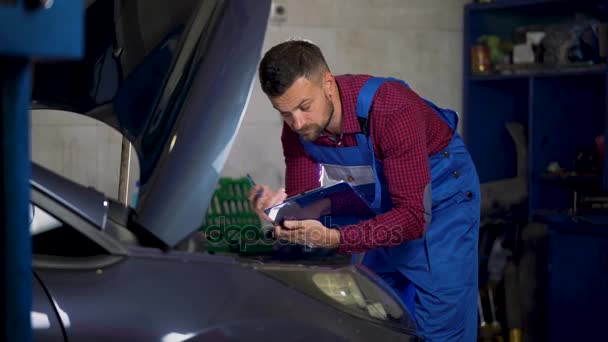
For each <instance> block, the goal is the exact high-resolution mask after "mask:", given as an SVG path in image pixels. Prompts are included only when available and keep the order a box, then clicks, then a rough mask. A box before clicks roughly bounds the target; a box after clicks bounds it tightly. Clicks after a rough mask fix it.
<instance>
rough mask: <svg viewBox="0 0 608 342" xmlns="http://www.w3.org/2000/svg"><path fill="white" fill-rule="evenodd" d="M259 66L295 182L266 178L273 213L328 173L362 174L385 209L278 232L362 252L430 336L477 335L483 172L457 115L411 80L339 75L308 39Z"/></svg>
mask: <svg viewBox="0 0 608 342" xmlns="http://www.w3.org/2000/svg"><path fill="white" fill-rule="evenodd" d="M259 76H260V82H261V86H262V89H263V91H264V92H265V94H266V95H267V96H268V98H269V100H270V102H271V103H272V106H273V107H274V108H275V109H276V110H277V111H278V112H279V113H280V115H281V117H282V119H283V121H284V126H283V133H282V138H281V141H282V144H283V151H284V156H285V163H286V176H285V182H286V183H285V184H286V189H285V190H278V191H273V190H272V189H270V188H269V187H268V186H263V185H262V186H256V187H254V188H253V189H252V191H251V192H250V200H251V201H252V203H253V206H254V208H255V209H256V211H257V213H258V214H259V215H260V216H261V217H262V218H264V219H266V220H269V218H268V217H267V216H266V215H265V214H264V212H263V210H264V209H265V208H268V207H270V206H273V205H276V204H279V203H281V202H283V201H284V200H285V198H286V197H287V196H292V195H296V194H299V193H302V192H304V191H308V190H311V189H314V188H317V187H319V186H321V185H322V184H321V181H322V179H323V178H325V179H329V180H331V181H346V182H348V183H350V184H351V185H352V186H353V188H355V189H356V190H357V191H358V192H359V193H360V194H361V195H362V197H363V198H364V199H365V200H367V201H368V203H369V204H370V206H371V207H372V208H373V209H374V210H375V211H376V213H377V216H376V217H374V218H373V219H370V220H366V221H363V222H359V223H357V224H353V225H347V226H341V227H338V228H337V229H330V228H327V227H325V226H324V225H323V224H322V223H321V222H319V221H317V220H302V221H285V222H284V223H283V224H282V225H281V226H276V227H275V235H276V236H277V237H279V238H281V239H285V240H288V241H291V242H295V243H298V244H302V245H307V246H315V247H323V248H336V249H337V251H338V253H343V254H351V255H353V262H358V263H362V264H363V265H365V266H366V267H368V268H369V269H371V270H373V271H375V272H376V273H377V274H379V275H380V276H381V277H382V278H383V279H384V280H385V281H386V282H387V283H388V284H389V285H390V286H391V287H392V288H393V289H395V291H396V292H397V293H398V294H399V295H400V296H401V298H402V300H403V302H404V304H405V305H406V306H407V307H408V309H409V311H410V313H412V316H413V317H414V318H415V321H416V328H417V332H418V334H419V335H420V336H421V337H423V338H424V339H426V340H431V341H435V340H442V341H443V340H449V341H460V340H464V341H474V340H475V339H476V334H477V309H476V308H477V305H476V303H477V267H478V266H477V240H478V231H479V180H478V177H477V173H476V170H475V167H474V165H473V162H472V160H471V158H470V156H469V153H468V151H467V149H466V147H465V145H464V143H463V142H462V139H461V138H460V136H459V135H458V133H457V132H456V126H457V122H458V116H457V115H456V113H455V112H453V111H451V110H449V109H442V108H439V107H437V106H435V105H434V104H432V103H431V102H429V101H426V100H424V99H422V98H421V97H419V96H418V95H417V94H416V93H415V92H414V91H412V90H411V89H410V88H409V87H408V85H407V84H406V83H405V82H403V81H401V80H397V79H392V78H379V77H372V76H369V75H340V76H336V75H333V74H332V73H331V72H330V70H329V67H328V65H327V63H326V62H325V59H324V57H323V55H322V53H321V51H320V49H319V48H318V47H317V46H315V45H314V44H312V43H310V42H307V41H302V40H290V41H287V42H284V43H281V44H279V45H277V46H274V47H273V48H271V49H270V50H269V51H268V52H267V53H266V54H265V55H264V58H263V59H262V61H261V63H260V66H259ZM261 191H262V192H261ZM260 193H262V195H261V196H258V194H260Z"/></svg>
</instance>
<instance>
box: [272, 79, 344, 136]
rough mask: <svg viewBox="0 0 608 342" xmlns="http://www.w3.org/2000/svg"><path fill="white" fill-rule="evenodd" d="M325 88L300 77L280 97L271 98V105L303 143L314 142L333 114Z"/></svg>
mask: <svg viewBox="0 0 608 342" xmlns="http://www.w3.org/2000/svg"><path fill="white" fill-rule="evenodd" d="M326 88H327V86H326V85H324V83H322V82H321V81H320V80H319V81H315V80H308V79H307V78H306V77H300V78H298V79H296V80H295V81H294V82H293V84H292V85H291V87H289V89H287V91H286V92H285V93H283V95H280V96H276V97H271V98H270V102H271V103H272V106H273V107H274V108H275V109H276V110H278V111H279V113H280V114H281V117H282V118H283V120H284V121H285V123H287V125H288V126H289V127H290V128H291V129H292V130H294V131H295V132H297V133H298V134H299V135H300V136H301V137H302V138H303V139H304V140H308V141H314V140H317V138H319V136H320V135H321V133H323V131H324V130H325V129H326V128H327V125H329V122H330V120H331V118H332V116H333V112H334V106H333V103H332V101H331V100H330V98H329V95H328V94H327V89H326Z"/></svg>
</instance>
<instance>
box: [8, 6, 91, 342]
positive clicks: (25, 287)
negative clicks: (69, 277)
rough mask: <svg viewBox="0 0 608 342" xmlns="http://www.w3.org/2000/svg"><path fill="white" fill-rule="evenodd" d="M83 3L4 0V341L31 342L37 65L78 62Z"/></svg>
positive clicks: (80, 50) (80, 52)
mask: <svg viewBox="0 0 608 342" xmlns="http://www.w3.org/2000/svg"><path fill="white" fill-rule="evenodd" d="M83 23H84V18H83V1H82V0H62V1H57V2H56V3H55V1H53V0H0V196H1V200H0V303H1V304H0V307H2V309H3V312H2V316H3V317H5V318H4V319H3V320H2V321H1V322H0V341H9V342H12V341H31V340H32V328H31V323H30V315H31V314H30V311H31V306H32V303H31V302H32V268H31V263H32V253H31V241H30V233H29V219H28V218H29V214H28V211H29V201H30V187H29V180H30V173H31V165H30V138H29V131H30V120H29V109H30V102H31V95H30V94H31V80H32V77H31V75H32V71H31V69H32V67H31V65H32V60H33V59H34V58H36V59H44V58H53V59H57V58H62V59H64V58H79V57H81V56H82V52H83Z"/></svg>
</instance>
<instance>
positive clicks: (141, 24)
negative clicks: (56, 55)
mask: <svg viewBox="0 0 608 342" xmlns="http://www.w3.org/2000/svg"><path fill="white" fill-rule="evenodd" d="M89 3H91V1H89ZM269 13H270V0H256V1H242V0H203V1H193V0H180V1H170V0H97V1H94V2H92V4H89V6H88V8H87V13H86V39H87V41H86V48H85V58H84V60H82V61H79V62H65V63H46V64H37V65H36V66H35V74H34V86H33V92H32V97H33V100H34V105H33V106H34V108H36V107H38V108H56V109H65V110H70V111H74V112H78V113H83V114H87V115H89V116H93V117H95V118H97V119H99V120H102V121H104V122H106V123H108V124H109V125H111V126H113V127H115V128H117V129H119V130H120V131H121V132H122V133H123V135H124V136H125V137H127V138H128V139H129V140H130V141H131V143H132V144H133V146H134V148H135V150H136V151H137V154H138V157H139V164H140V170H141V171H140V172H141V174H140V178H139V182H140V190H139V195H138V201H137V208H135V212H136V214H135V217H134V220H135V221H136V223H138V224H139V225H141V226H143V227H144V228H145V229H147V230H149V231H150V232H151V233H152V234H153V235H154V236H156V237H157V238H158V239H159V240H161V241H162V242H164V243H165V244H167V245H169V246H173V245H175V244H177V243H178V242H180V241H181V240H183V239H184V238H185V237H187V236H188V235H190V234H191V233H192V232H194V231H196V230H197V229H198V228H199V227H200V226H201V224H202V223H203V220H204V216H205V213H206V212H207V207H208V206H209V203H210V201H211V197H212V196H213V192H214V190H215V188H216V185H217V182H218V179H219V177H220V173H221V171H222V168H223V166H224V163H225V161H226V158H227V156H228V154H229V151H230V148H231V145H232V143H233V141H234V138H235V136H236V133H237V130H238V128H239V126H240V123H241V120H242V117H243V114H244V111H245V108H246V106H247V102H248V100H249V96H250V94H251V89H252V84H253V82H254V79H255V75H256V69H257V64H258V62H259V60H260V57H261V52H262V44H263V40H264V34H265V32H266V25H267V20H268V15H269Z"/></svg>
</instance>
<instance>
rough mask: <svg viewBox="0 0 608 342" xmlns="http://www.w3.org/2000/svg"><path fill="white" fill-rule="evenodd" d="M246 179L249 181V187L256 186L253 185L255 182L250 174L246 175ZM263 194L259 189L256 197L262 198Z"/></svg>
mask: <svg viewBox="0 0 608 342" xmlns="http://www.w3.org/2000/svg"><path fill="white" fill-rule="evenodd" d="M247 179H249V184H251V187H252V188H253V187H254V186H256V185H257V184H256V183H255V181H254V180H253V177H251V175H250V174H247ZM263 194H264V190H262V189H260V190H258V192H257V193H256V197H258V198H259V197H262V195H263Z"/></svg>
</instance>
